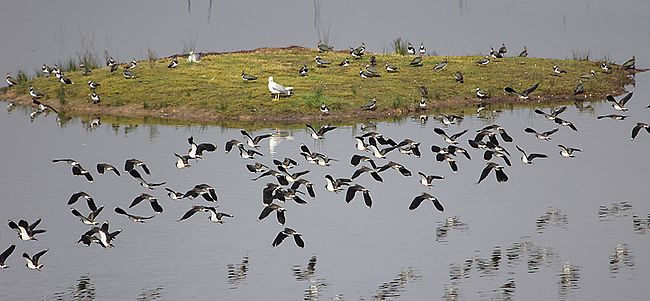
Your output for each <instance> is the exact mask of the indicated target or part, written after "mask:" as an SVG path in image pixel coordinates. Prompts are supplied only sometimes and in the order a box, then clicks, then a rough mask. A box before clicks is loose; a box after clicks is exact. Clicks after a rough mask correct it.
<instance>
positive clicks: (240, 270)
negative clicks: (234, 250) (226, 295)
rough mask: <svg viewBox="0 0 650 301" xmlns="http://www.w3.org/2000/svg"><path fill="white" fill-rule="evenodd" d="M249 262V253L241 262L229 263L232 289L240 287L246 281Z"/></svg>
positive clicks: (229, 281) (229, 279)
mask: <svg viewBox="0 0 650 301" xmlns="http://www.w3.org/2000/svg"><path fill="white" fill-rule="evenodd" d="M249 264H250V260H249V257H248V255H247V256H244V258H243V259H242V261H241V263H237V264H228V265H227V268H228V284H230V288H231V289H236V288H238V287H239V285H241V283H243V282H244V281H246V277H248V269H249Z"/></svg>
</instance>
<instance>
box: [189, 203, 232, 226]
mask: <svg viewBox="0 0 650 301" xmlns="http://www.w3.org/2000/svg"><path fill="white" fill-rule="evenodd" d="M197 212H204V213H208V214H210V215H209V216H208V219H209V220H210V221H211V222H213V223H216V224H223V218H224V217H233V216H232V215H231V214H229V213H225V212H219V211H217V208H216V207H210V206H196V205H195V206H192V208H191V209H190V210H188V211H187V212H185V214H183V216H182V217H181V218H180V219H178V221H179V222H180V221H183V220H186V219H188V218H190V217H191V216H192V215H194V213H197Z"/></svg>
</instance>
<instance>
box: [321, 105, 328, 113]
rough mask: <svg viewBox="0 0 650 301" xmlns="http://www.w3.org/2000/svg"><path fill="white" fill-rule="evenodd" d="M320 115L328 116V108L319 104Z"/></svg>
mask: <svg viewBox="0 0 650 301" xmlns="http://www.w3.org/2000/svg"><path fill="white" fill-rule="evenodd" d="M320 113H321V114H323V115H329V114H330V107H329V106H328V105H326V104H321V105H320Z"/></svg>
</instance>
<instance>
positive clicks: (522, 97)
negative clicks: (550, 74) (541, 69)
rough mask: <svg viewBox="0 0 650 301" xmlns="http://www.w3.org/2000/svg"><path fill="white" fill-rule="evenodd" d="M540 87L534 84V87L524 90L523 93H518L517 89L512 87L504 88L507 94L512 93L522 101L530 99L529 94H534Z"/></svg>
mask: <svg viewBox="0 0 650 301" xmlns="http://www.w3.org/2000/svg"><path fill="white" fill-rule="evenodd" d="M537 87H539V83H534V84H533V85H532V86H530V87H528V88H527V89H526V90H523V91H521V92H517V91H516V90H515V89H513V88H511V87H505V88H503V91H505V92H506V93H512V94H517V96H519V98H520V99H528V94H530V93H533V91H535V90H536V89H537Z"/></svg>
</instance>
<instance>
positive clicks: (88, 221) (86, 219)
mask: <svg viewBox="0 0 650 301" xmlns="http://www.w3.org/2000/svg"><path fill="white" fill-rule="evenodd" d="M102 210H104V206H101V207H99V208H97V209H96V210H94V211H91V212H90V213H89V214H88V215H87V216H86V215H83V214H81V212H79V211H77V209H74V208H71V209H70V212H71V213H72V215H74V216H76V217H78V218H79V220H81V222H82V223H83V224H84V225H93V226H94V225H97V224H99V223H98V222H97V221H96V220H95V219H96V218H97V216H98V215H99V213H101V212H102Z"/></svg>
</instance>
